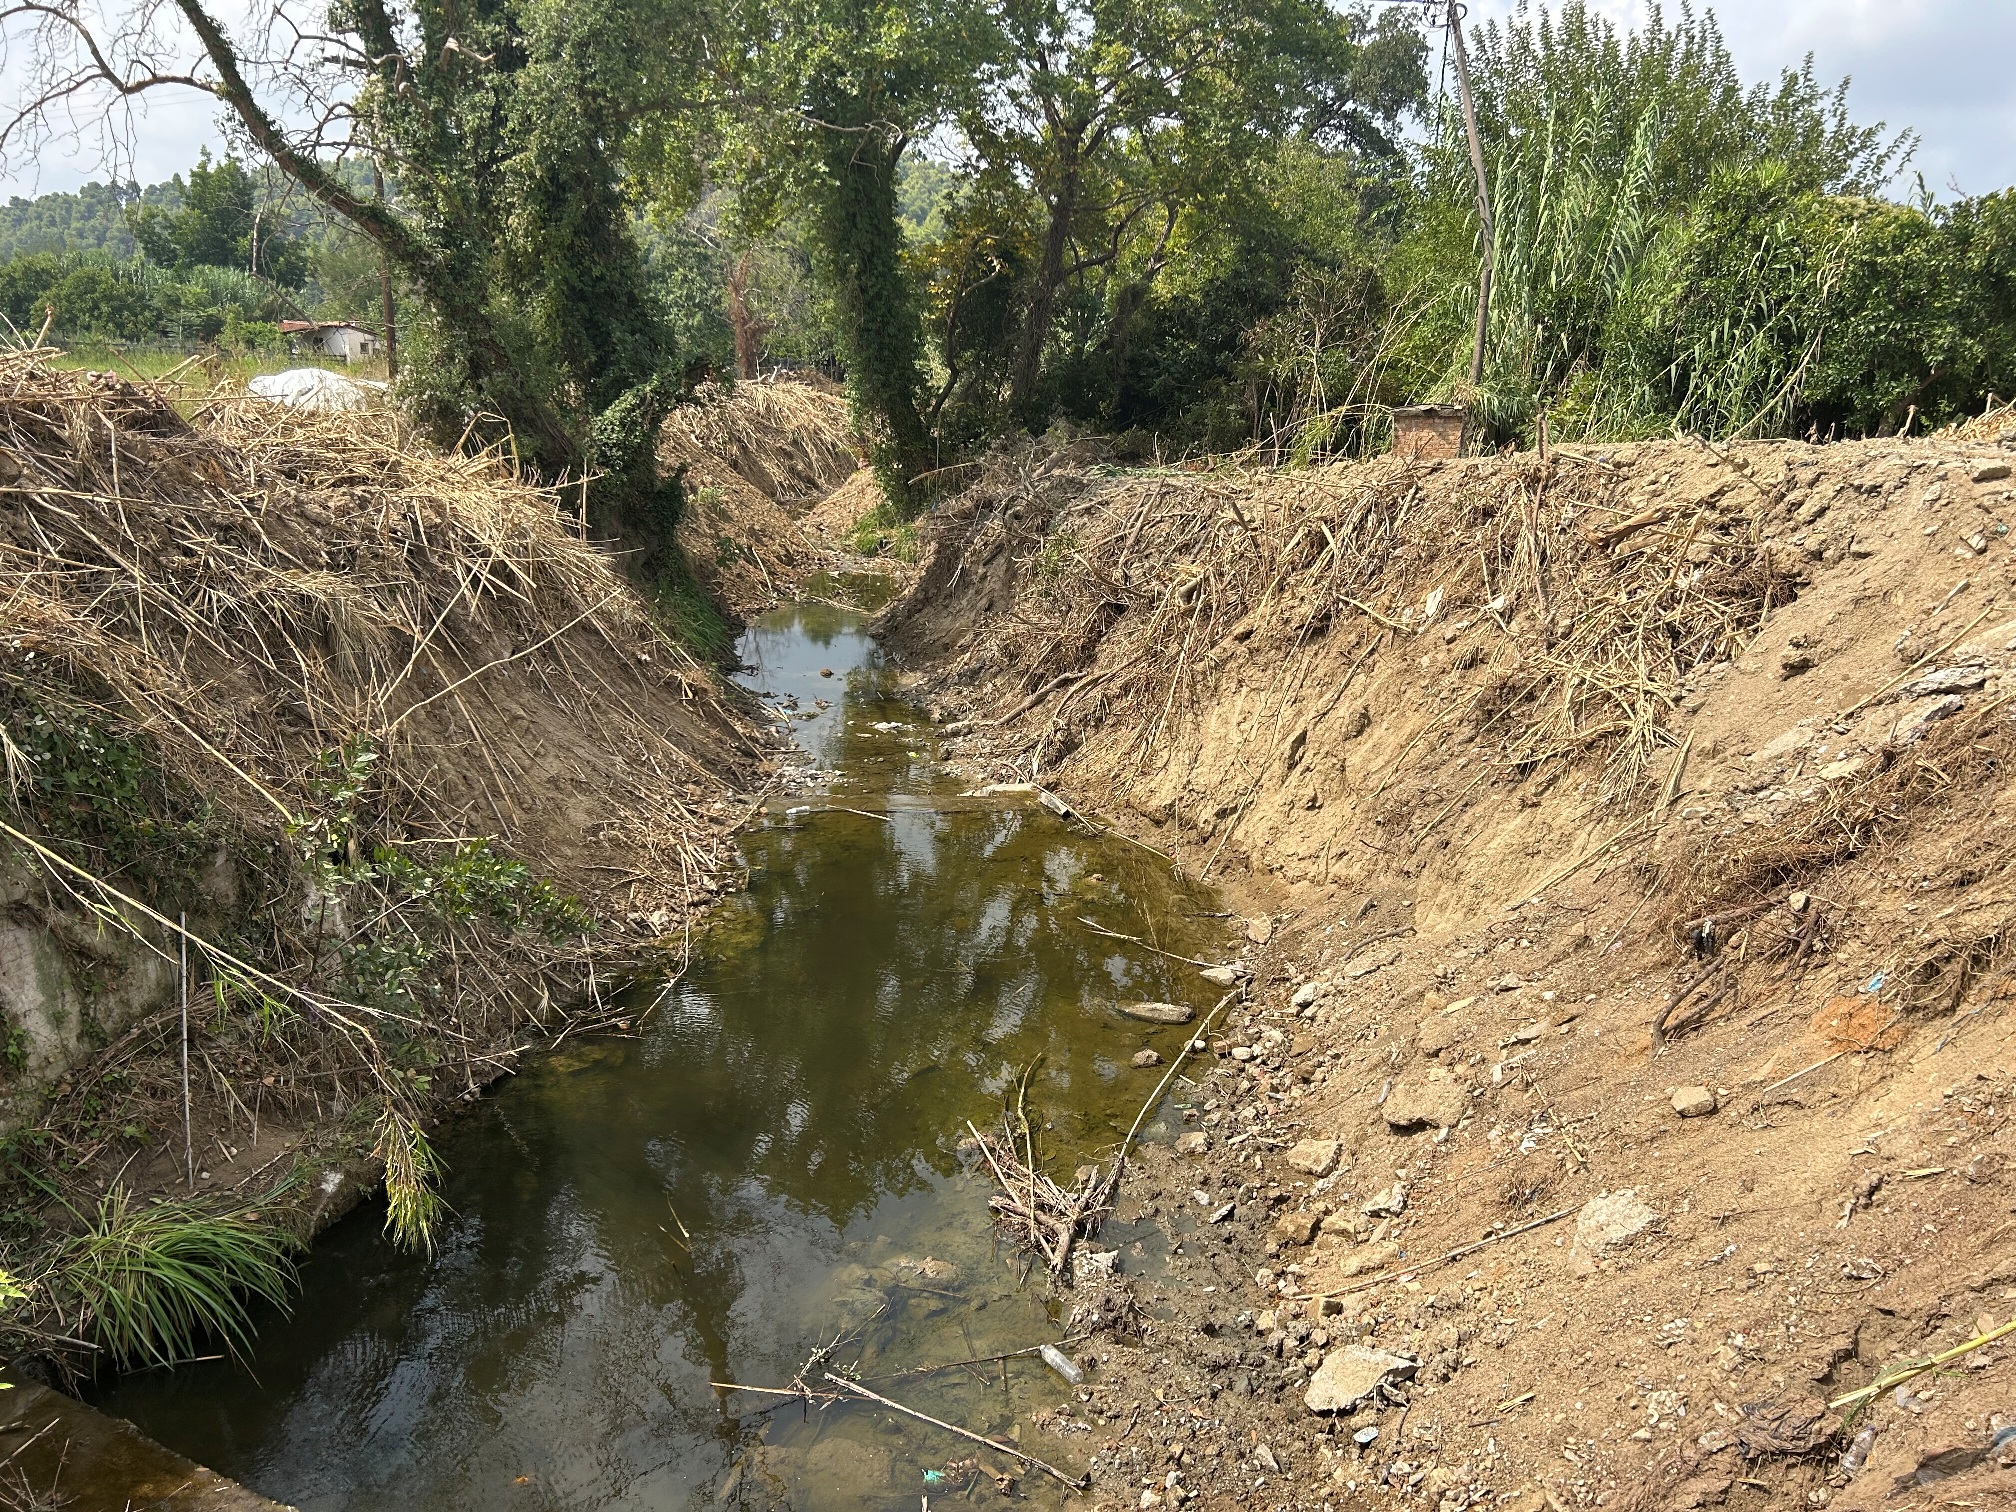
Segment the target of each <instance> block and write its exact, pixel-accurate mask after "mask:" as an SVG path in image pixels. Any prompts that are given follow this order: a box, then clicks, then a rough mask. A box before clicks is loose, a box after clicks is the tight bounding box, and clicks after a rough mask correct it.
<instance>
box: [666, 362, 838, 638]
mask: <svg viewBox="0 0 2016 1512" xmlns="http://www.w3.org/2000/svg"><path fill="white" fill-rule="evenodd" d="M659 455H660V456H661V457H662V458H663V459H664V460H665V461H667V462H669V463H671V464H673V465H675V466H678V467H681V468H683V469H684V473H685V481H686V513H685V514H684V516H683V517H682V518H681V520H680V522H679V544H680V545H681V546H682V547H683V548H684V549H685V552H686V558H687V560H688V561H689V562H691V563H692V564H693V570H694V572H695V573H696V575H697V576H698V577H699V578H700V580H701V582H702V583H703V584H705V585H706V587H707V590H708V591H709V592H710V593H712V594H713V595H714V597H715V599H716V600H717V601H718V602H719V603H720V604H721V605H722V606H723V607H725V608H727V609H729V610H731V611H732V612H734V613H736V614H748V613H750V612H752V611H754V610H756V609H758V608H761V607H763V606H764V605H767V604H771V603H774V602H776V600H777V599H778V598H779V596H780V594H781V593H782V592H783V591H785V590H787V589H789V588H790V587H792V585H794V584H795V583H796V582H797V581H798V580H799V579H801V578H802V577H803V576H805V575H806V574H807V573H810V572H815V571H818V570H819V569H821V568H823V567H830V566H831V565H832V561H831V557H832V554H833V553H834V551H835V550H836V549H838V548H839V546H840V542H839V541H838V540H833V539H827V538H825V536H824V535H822V534H821V533H820V532H819V531H817V530H814V529H809V528H807V527H808V524H809V523H810V521H811V519H812V517H813V516H814V515H821V516H822V518H823V514H822V511H823V512H830V511H826V505H827V501H828V500H829V499H830V498H831V496H832V495H833V494H834V493H835V492H836V491H842V485H844V484H846V483H848V481H849V480H850V479H851V478H853V477H854V476H855V475H856V474H857V472H859V473H860V475H861V476H862V477H864V478H866V477H867V476H868V474H867V473H866V472H865V471H862V470H861V464H860V458H859V456H858V447H857V446H856V444H855V440H854V422H853V420H852V418H851V416H850V414H849V411H848V407H847V396H846V394H845V393H844V392H843V391H842V390H840V389H839V388H836V387H833V386H830V385H822V384H815V383H806V382H800V381H796V380H787V379H752V380H747V381H744V382H741V383H737V384H735V385H734V386H733V387H731V388H726V389H722V388H716V387H715V386H713V385H711V384H709V385H706V386H704V387H703V388H702V389H701V391H700V393H699V394H698V396H696V399H695V402H693V403H691V404H686V405H681V406H680V407H679V408H678V409H676V410H674V411H673V412H672V414H671V415H670V416H668V417H667V419H666V422H665V431H664V437H663V440H662V442H661V444H660V446H659ZM857 487H858V485H857Z"/></svg>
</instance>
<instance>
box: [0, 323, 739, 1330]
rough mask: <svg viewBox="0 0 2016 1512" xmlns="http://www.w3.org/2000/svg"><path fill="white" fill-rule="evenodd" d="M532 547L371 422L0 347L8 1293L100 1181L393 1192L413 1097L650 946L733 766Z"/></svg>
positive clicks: (473, 495) (704, 728)
mask: <svg viewBox="0 0 2016 1512" xmlns="http://www.w3.org/2000/svg"><path fill="white" fill-rule="evenodd" d="M570 525H571V522H570V521H569V519H568V517H567V515H566V514H565V512H564V510H563V509H562V508H561V507H559V504H558V503H557V502H556V500H555V499H554V498H552V497H551V496H549V495H546V494H543V493H540V492H539V491H537V490H535V489H532V488H530V487H527V486H525V485H523V484H522V483H519V482H517V481H515V480H514V478H513V477H512V475H511V471H510V468H509V466H508V459H505V458H500V457H479V458H460V457H447V458H444V457H438V456H433V455H430V454H428V453H427V452H426V450H425V449H424V448H423V447H421V446H419V445H418V444H417V443H415V442H414V441H413V440H412V439H411V438H409V437H407V436H406V435H404V434H403V433H402V432H401V431H400V430H399V428H398V426H397V424H396V422H395V421H394V420H393V419H392V418H391V417H390V416H385V415H375V414H374V415H364V416H354V415H345V416H317V415H310V414H304V413H302V412H299V411H293V410H287V409H282V408H276V407H274V406H272V405H270V404H267V403H264V402H261V401H256V400H243V399H237V400H232V399H218V400H202V399H198V398H194V397H191V396H186V395H170V394H168V393H166V392H163V391H157V390H154V389H149V388H136V387H134V386H132V385H130V384H128V383H126V382H124V381H122V380H120V379H118V378H115V377H113V376H112V375H109V374H106V375H98V374H84V373H69V372H59V371H54V370H51V369H49V368H46V367H44V366H42V365H41V363H40V361H39V360H38V359H37V357H36V356H35V355H34V354H15V355H10V356H7V357H5V358H0V604H4V606H5V607H4V616H0V752H4V756H5V764H6V765H5V770H6V777H7V783H8V788H7V794H6V801H5V802H0V810H4V812H0V820H4V823H5V825H6V834H5V837H4V839H0V885H4V891H5V900H6V903H7V912H6V916H5V919H4V921H0V1016H4V1022H0V1048H4V1051H5V1055H4V1059H0V1128H4V1129H6V1130H8V1131H21V1132H20V1133H19V1135H18V1137H16V1138H15V1139H13V1140H12V1141H11V1143H10V1145H9V1149H10V1153H11V1156H12V1159H11V1160H10V1170H11V1171H12V1172H13V1173H14V1176H15V1177H19V1178H22V1180H23V1181H24V1182H27V1183H38V1184H39V1185H34V1186H30V1185H26V1184H24V1185H21V1186H19V1187H17V1188H15V1189H12V1190H10V1191H9V1193H8V1201H7V1203H6V1205H5V1216H4V1218H0V1225H4V1227H0V1257H4V1261H5V1269H6V1270H8V1271H9V1272H11V1273H12V1274H13V1275H14V1277H15V1278H16V1279H17V1280H21V1279H26V1280H28V1281H30V1282H33V1281H34V1279H35V1277H36V1275H37V1270H36V1264H35V1258H34V1257H35V1256H36V1255H38V1254H40V1253H42V1252H43V1251H44V1250H45V1249H46V1247H47V1245H48V1244H50V1243H52V1242H60V1241H62V1240H63V1238H64V1236H65V1235H66V1234H68V1233H69V1232H70V1230H71V1229H72V1228H74V1227H75V1226H76V1224H77V1223H80V1222H97V1221H99V1220H98V1219H89V1218H87V1217H86V1216H84V1215H86V1214H88V1212H89V1209H90V1206H91V1203H92V1202H94V1201H95V1200H96V1199H97V1197H98V1196H99V1195H100V1194H103V1193H105V1192H107V1191H108V1190H117V1189H120V1188H129V1189H131V1190H133V1191H134V1192H136V1193H146V1192H158V1191H175V1190H177V1189H180V1190H181V1191H182V1192H183V1193H184V1194H188V1193H190V1192H193V1194H194V1195H195V1197H196V1198H198V1199H201V1200H204V1201H211V1200H213V1199H226V1200H250V1199H252V1198H254V1197H258V1196H260V1195H261V1194H263V1193H265V1192H266V1191H267V1190H268V1189H269V1188H271V1187H274V1186H275V1185H277V1184H280V1183H281V1182H282V1179H283V1178H286V1177H288V1176H289V1174H290V1172H291V1173H292V1174H293V1176H294V1178H295V1179H294V1181H293V1185H292V1186H291V1188H290V1189H289V1192H290V1197H289V1200H290V1201H298V1202H300V1203H301V1204H303V1205H304V1213H305V1216H307V1217H308V1218H310V1219H311V1220H312V1219H313V1218H314V1217H315V1216H316V1215H317V1214H319V1213H325V1212H326V1211H328V1210H329V1209H331V1208H332V1207H336V1206H340V1205H341V1204H342V1203H344V1202H345V1201H347V1200H350V1198H351V1197H352V1195H353V1194H354V1192H355V1180H356V1177H357V1176H358V1175H359V1174H362V1173H365V1172H367V1171H368V1169H369V1168H370V1165H371V1162H372V1161H373V1160H378V1161H383V1160H387V1159H390V1160H392V1161H394V1162H395V1169H403V1170H404V1171H405V1173H406V1174H407V1175H408V1176H409V1177H411V1176H412V1175H414V1174H415V1170H416V1167H417V1169H418V1171H419V1174H422V1175H424V1161H425V1158H426V1155H425V1145H424V1141H423V1137H422V1136H421V1135H420V1134H419V1132H418V1131H419V1129H420V1128H421V1127H422V1126H424V1122H425V1120H426V1119H427V1118H428V1117H429V1116H430V1115H431V1114H432V1113H433V1112H434V1111H436V1110H438V1109H439V1108H440V1107H442V1106H443V1105H444V1104H446V1103H447V1102H448V1101H450V1100H452V1099H453V1098H455V1097H456V1096H458V1095H464V1094H468V1093H472V1092H473V1091H474V1090H475V1089H476V1088H477V1087H478V1086H480V1085H481V1084H483V1083H484V1082H486V1081H488V1080H490V1079H491V1078H492V1077H494V1076H495V1075H496V1074H497V1073H498V1072H499V1071H500V1070H503V1069H505V1068H508V1066H509V1065H510V1064H511V1057H512V1055H513V1054H514V1053H515V1050H514V1047H518V1046H522V1044H523V1042H524V1040H525V1038H526V1037H527V1036H528V1035H531V1036H536V1034H537V1033H538V1030H537V1028H535V1027H533V1025H540V1024H543V1025H545V1026H547V1027H549V1028H552V1027H557V1026H558V1024H559V1023H560V1022H561V1021H562V1020H563V1019H565V1018H567V1017H568V1015H569V1014H570V1013H573V1012H578V1011H579V1002H580V998H581V996H582V995H583V994H586V995H588V996H589V997H590V998H592V997H593V996H594V993H595V989H596V983H597V982H598V980H599V981H600V982H601V983H603V984H606V983H607V981H608V980H609V977H608V971H609V969H610V967H611V966H612V965H614V964H615V963H617V962H619V961H620V960H622V959H624V958H625V957H628V956H634V954H635V952H636V951H637V950H638V949H639V948H640V947H643V946H645V945H647V943H648V942H650V941H653V940H655V941H656V942H657V943H658V945H659V946H660V947H661V948H665V949H670V950H674V951H676V950H678V949H680V948H682V945H683V941H684V938H685V933H686V926H687V922H688V921H689V920H690V918H691V916H692V914H693V912H694V910H696V909H697V908H699V907H701V906H702V905H704V904H705V903H706V901H707V900H708V899H709V898H711V897H712V896H713V894H714V893H715V892H716V891H717V890H718V889H719V888H720V887H721V886H723V885H725V883H724V881H723V878H724V875H725V874H726V873H727V871H728V869H729V868H730V866H731V865H732V861H733V848H732V844H731V840H730V836H731V833H732V830H733V827H734V825H735V823H736V822H737V820H738V819H739V818H740V817H741V810H742V808H743V806H744V805H743V804H742V803H741V802H740V801H738V800H735V799H733V796H732V795H733V794H734V793H735V792H736V791H738V790H739V789H740V788H742V787H745V786H747V785H748V784H747V783H746V782H745V781H744V780H743V779H744V778H745V777H748V776H750V775H752V774H753V771H754V769H755V766H756V764H757V762H758V760H759V759H760V757H761V754H762V753H761V752H760V751H758V750H757V748H756V747H755V746H754V745H753V744H752V743H751V740H750V737H749V736H748V734H747V733H746V732H745V730H744V728H743V726H742V724H741V722H740V716H739V715H738V714H737V713H736V712H735V711H734V709H733V708H732V707H731V706H730V705H729V704H728V703H726V702H725V701H724V700H723V698H722V696H721V693H720V687H719V683H718V681H717V677H716V674H715V673H713V672H712V671H711V670H710V669H708V668H705V667H703V666H701V665H700V664H699V663H698V662H697V661H696V660H695V659H694V657H693V656H692V655H691V654H689V653H688V652H687V650H685V649H684V648H683V647H682V646H680V645H679V644H677V643H676V642H675V641H673V640H672V639H670V638H669V637H668V636H667V635H666V634H665V633H664V632H663V631H662V630H661V629H659V628H658V627H657V625H656V624H655V623H654V622H653V620H652V619H651V618H650V616H649V615H648V614H647V612H646V611H645V609H644V607H643V605H642V604H641V603H640V602H639V601H638V599H637V597H636V595H635V594H634V592H633V591H632V589H631V588H630V587H629V585H628V584H627V583H626V582H625V581H624V579H623V578H622V577H621V576H620V575H618V573H617V572H616V571H614V570H613V569H612V566H611V562H610V558H609V557H608V556H607V555H606V554H605V553H604V552H602V551H601V550H600V549H598V548H597V547H595V546H592V545H590V544H588V543H586V542H583V541H581V540H579V539H577V538H576V536H575V535H574V534H573V532H572V530H571V528H570ZM185 1005H186V1006H187V1021H188V1025H189V1065H190V1067H191V1075H190V1077H189V1078H188V1081H187V1082H186V1083H185V1081H184V1078H183V1076H182V1073H181V1069H180V1068H181V1059H182V1057H181V1051H180V1044H181V1034H182V1028H181V1025H182V1022H183V1017H184V1009H185ZM593 1011H594V1010H592V1009H591V1010H590V1012H591V1013H592V1012H593ZM185 1098H186V1099H187V1103H188V1105H189V1106H191V1108H192V1111H193V1117H191V1118H190V1119H189V1121H188V1127H187V1129H186V1137H185V1126H184V1107H185ZM47 1191H60V1192H63V1193H66V1194H70V1195H72V1196H73V1197H74V1196H75V1195H76V1194H80V1193H81V1194H84V1197H86V1198H88V1199H90V1201H84V1200H79V1201H78V1202H77V1210H76V1212H75V1213H73V1214H72V1216H66V1214H65V1212H64V1211H63V1210H61V1209H60V1208H59V1207H57V1206H56V1205H53V1204H49V1203H46V1202H44V1201H42V1200H41V1198H40V1197H38V1196H37V1193H38V1192H47ZM101 1216H102V1215H101ZM59 1285H60V1283H59V1282H58V1281H57V1280H56V1279H54V1278H52V1279H51V1280H50V1281H49V1286H50V1287H51V1288H55V1287H58V1286H59ZM32 1292H33V1288H32V1287H31V1293H32ZM80 1295H81V1294H80ZM38 1309H39V1311H38ZM30 1316H32V1319H33V1320H34V1321H38V1322H39V1323H40V1324H41V1325H42V1326H45V1327H51V1328H53V1330H54V1331H55V1332H57V1333H68V1334H78V1333H80V1332H81V1333H83V1334H84V1335H85V1336H87V1337H88V1336H89V1332H90V1329H91V1327H92V1318H91V1317H90V1316H89V1304H88V1301H85V1300H80V1296H68V1297H67V1299H66V1297H64V1296H62V1295H58V1293H57V1292H55V1291H44V1292H42V1293H34V1294H31V1297H30V1299H29V1300H28V1302H26V1303H24V1304H22V1305H21V1307H19V1308H17V1309H16V1310H15V1311H14V1312H13V1313H12V1314H11V1315H10V1317H9V1319H8V1322H9V1323H10V1324H19V1323H21V1322H22V1321H23V1319H24V1317H30Z"/></svg>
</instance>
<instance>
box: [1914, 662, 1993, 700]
mask: <svg viewBox="0 0 2016 1512" xmlns="http://www.w3.org/2000/svg"><path fill="white" fill-rule="evenodd" d="M1986 681H1988V669H1987V667H1986V666H1983V665H1981V664H1979V663H1974V664H1970V665H1968V666H1962V667H1940V668H1938V669H1937V670H1936V671H1932V672H1926V673H1923V674H1921V675H1919V676H1918V677H1915V678H1913V679H1912V680H1911V681H1910V682H1908V683H1906V684H1904V686H1903V687H1901V688H1899V689H1898V690H1897V695H1896V696H1897V698H1898V699H1899V700H1900V701H1901V700H1903V699H1907V698H1936V697H1937V696H1938V695H1939V694H1941V693H1972V692H1973V691H1974V690H1975V689H1976V688H1978V687H1980V686H1981V685H1982V684H1983V683H1985V682H1986Z"/></svg>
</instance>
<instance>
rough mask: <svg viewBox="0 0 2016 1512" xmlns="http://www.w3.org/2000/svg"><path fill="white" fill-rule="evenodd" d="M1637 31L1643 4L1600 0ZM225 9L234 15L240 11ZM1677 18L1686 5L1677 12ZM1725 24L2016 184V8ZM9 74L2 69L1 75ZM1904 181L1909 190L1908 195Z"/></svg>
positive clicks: (167, 168)
mask: <svg viewBox="0 0 2016 1512" xmlns="http://www.w3.org/2000/svg"><path fill="white" fill-rule="evenodd" d="M1469 3H1470V7H1471V17H1472V19H1473V20H1481V19H1484V18H1486V17H1490V16H1505V15H1509V14H1510V13H1511V12H1512V10H1513V8H1514V5H1515V3H1516V0H1469ZM1593 3H1594V4H1595V5H1596V6H1597V8H1598V9H1600V10H1602V11H1603V12H1605V13H1606V14H1608V15H1609V16H1611V17H1612V18H1613V19H1615V20H1617V21H1618V22H1620V23H1621V24H1624V25H1627V26H1628V25H1630V24H1631V23H1632V22H1633V21H1635V20H1636V19H1637V18H1638V17H1639V16H1641V15H1642V14H1643V13H1644V11H1645V9H1646V0H1593ZM227 9H233V10H235V9H237V6H235V5H233V6H229V7H227ZM1677 9H1678V4H1677V0H1675V3H1674V4H1672V5H1669V6H1668V10H1669V13H1670V12H1672V11H1675V10H1677ZM1697 9H1712V10H1713V11H1714V12H1715V13H1716V15H1717V16H1718V17H1719V18H1720V20H1721V23H1722V30H1723V33H1724V35H1725V36H1726V37H1727V38H1728V41H1729V47H1730V51H1731V52H1733V53H1734V54H1735V57H1736V62H1737V66H1738V67H1739V68H1740V69H1741V70H1742V72H1743V74H1744V76H1745V77H1746V78H1751V79H1757V78H1768V77H1775V76H1776V74H1777V72H1778V70H1779V69H1780V68H1783V67H1786V66H1789V65H1796V64H1797V63H1798V62H1799V61H1800V60H1801V59H1802V58H1803V57H1804V56H1805V55H1806V54H1807V53H1809V52H1810V53H1812V54H1813V58H1814V65H1815V68H1816V69H1817V71H1818V74H1819V77H1820V78H1821V79H1822V80H1823V81H1824V82H1826V83H1828V84H1830V85H1831V84H1832V83H1833V82H1834V81H1836V80H1838V79H1840V78H1841V77H1842V76H1843V75H1848V76H1851V77H1852V78H1853V79H1854V85H1853V87H1852V89H1851V90H1850V93H1849V100H1850V103H1851V105H1852V107H1853V109H1854V111H1855V115H1856V117H1857V119H1859V120H1863V121H1878V120H1880V121H1886V122H1888V123H1889V124H1890V126H1891V127H1892V128H1893V129H1894V128H1899V127H1904V126H1909V127H1911V128H1913V129H1914V130H1916V131H1917V132H1918V133H1919V135H1920V136H1921V137H1922V138H1923V141H1922V144H1921V145H1920V147H1919V149H1918V154H1917V158H1916V160H1915V161H1914V163H1913V164H1912V165H1911V168H1912V170H1913V171H1916V172H1919V173H1922V174H1923V175H1924V177H1925V182H1926V184H1927V185H1928V186H1929V187H1930V188H1931V189H1932V190H1933V191H1934V192H1935V193H1937V194H1938V195H1939V196H1940V197H1941V198H1947V197H1949V196H1950V195H1952V194H1953V193H1955V192H1959V193H1964V194H1980V193H1984V192H1987V191H1989V190H1992V189H2000V188H2004V187H2008V186H2009V185H2011V184H2016V68H2011V67H2010V66H2009V60H2010V59H2011V58H2012V57H2016V0H1740V3H1735V0H1732V3H1724V4H1720V5H1712V4H1711V5H1706V6H1697ZM0 78H4V73H0ZM138 109H139V110H140V111H141V112H143V115H142V117H141V118H140V119H139V120H137V121H136V122H135V129H134V132H133V135H132V139H131V141H130V143H128V145H127V147H126V149H125V150H124V151H123V152H122V158H121V164H120V166H121V170H122V173H124V174H127V175H130V176H131V177H134V178H137V179H139V180H140V181H141V182H142V183H155V182H158V181H160V180H162V179H166V178H168V177H169V176H170V175H171V174H175V173H179V172H181V171H183V170H185V169H186V168H187V167H188V166H189V164H190V163H192V162H194V161H195V159H196V153H197V150H198V149H199V148H201V147H203V146H206V145H207V146H209V147H210V148H211V150H212V151H213V152H215V151H217V150H219V149H220V148H221V146H222V143H223V140H224V138H223V133H222V131H221V130H220V129H219V126H218V116H219V112H218V107H217V105H216V104H215V102H214V101H212V100H209V99H207V98H204V97H202V96H199V95H196V94H195V93H194V92H192V91H177V90H168V91H161V92H159V93H158V94H155V95H149V96H146V97H143V99H142V101H141V103H140V105H139V107H138ZM105 176H106V168H105V164H104V162H103V159H102V156H101V153H100V150H99V148H98V146H97V144H96V143H95V141H94V142H89V143H85V144H81V145H74V146H71V147H68V148H67V149H66V148H64V147H61V146H59V147H57V148H55V149H52V150H51V151H49V152H47V153H45V154H44V155H43V156H42V158H41V159H40V160H39V161H37V162H35V163H33V164H27V165H18V166H17V167H16V170H15V171H13V172H10V173H6V174H0V195H10V194H20V195H33V194H37V193H46V192H48V191H50V190H56V189H74V188H75V187H77V185H79V184H81V183H83V182H85V181H86V180H88V179H93V178H96V179H103V178H104V177H105ZM1909 185H1910V180H1909V178H1908V175H1907V179H1906V182H1905V185H1903V186H1901V187H1909Z"/></svg>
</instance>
